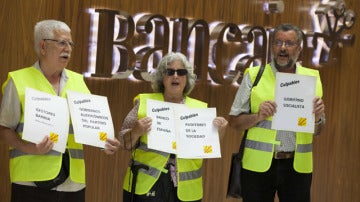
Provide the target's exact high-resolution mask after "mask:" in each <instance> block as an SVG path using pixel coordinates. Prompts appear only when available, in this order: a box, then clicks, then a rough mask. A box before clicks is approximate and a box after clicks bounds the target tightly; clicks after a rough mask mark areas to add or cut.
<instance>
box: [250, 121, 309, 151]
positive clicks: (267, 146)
mask: <svg viewBox="0 0 360 202" xmlns="http://www.w3.org/2000/svg"><path fill="white" fill-rule="evenodd" d="M256 127H258V128H264V129H271V121H270V120H263V121H261V122H259V123H258V124H256ZM245 147H247V148H251V149H255V150H260V151H265V152H273V144H272V143H266V142H260V141H255V140H249V139H247V140H246V141H245ZM296 152H299V153H306V152H312V144H298V145H297V147H296Z"/></svg>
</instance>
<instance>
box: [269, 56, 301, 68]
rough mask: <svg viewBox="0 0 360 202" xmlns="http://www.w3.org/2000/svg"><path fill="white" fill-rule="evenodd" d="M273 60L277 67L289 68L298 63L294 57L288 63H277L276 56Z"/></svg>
mask: <svg viewBox="0 0 360 202" xmlns="http://www.w3.org/2000/svg"><path fill="white" fill-rule="evenodd" d="M273 61H274V64H275V67H276V69H289V68H291V67H293V66H294V65H295V63H296V62H294V60H292V59H290V60H289V62H288V63H287V64H286V65H279V63H277V61H276V59H275V58H273Z"/></svg>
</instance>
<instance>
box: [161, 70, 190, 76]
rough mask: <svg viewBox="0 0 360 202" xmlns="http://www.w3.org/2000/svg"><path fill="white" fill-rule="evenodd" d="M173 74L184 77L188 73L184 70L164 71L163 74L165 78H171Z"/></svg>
mask: <svg viewBox="0 0 360 202" xmlns="http://www.w3.org/2000/svg"><path fill="white" fill-rule="evenodd" d="M175 72H176V74H177V75H178V76H185V75H186V74H187V73H188V71H187V70H186V69H166V70H165V74H166V75H167V76H172V75H174V74H175Z"/></svg>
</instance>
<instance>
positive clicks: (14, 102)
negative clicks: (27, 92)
mask: <svg viewBox="0 0 360 202" xmlns="http://www.w3.org/2000/svg"><path fill="white" fill-rule="evenodd" d="M20 116H21V104H20V100H19V96H18V93H17V90H16V86H15V84H14V82H13V80H12V79H10V80H9V82H8V83H7V85H6V87H5V89H4V94H3V98H2V101H1V108H0V125H1V126H4V127H7V128H12V129H14V130H15V128H16V127H17V125H18V124H19V122H20Z"/></svg>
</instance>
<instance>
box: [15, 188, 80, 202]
mask: <svg viewBox="0 0 360 202" xmlns="http://www.w3.org/2000/svg"><path fill="white" fill-rule="evenodd" d="M24 201H26V202H85V189H82V190H80V191H77V192H60V191H53V190H46V189H40V188H38V187H32V186H24V185H18V184H14V183H13V184H11V202H24Z"/></svg>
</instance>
